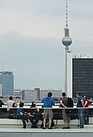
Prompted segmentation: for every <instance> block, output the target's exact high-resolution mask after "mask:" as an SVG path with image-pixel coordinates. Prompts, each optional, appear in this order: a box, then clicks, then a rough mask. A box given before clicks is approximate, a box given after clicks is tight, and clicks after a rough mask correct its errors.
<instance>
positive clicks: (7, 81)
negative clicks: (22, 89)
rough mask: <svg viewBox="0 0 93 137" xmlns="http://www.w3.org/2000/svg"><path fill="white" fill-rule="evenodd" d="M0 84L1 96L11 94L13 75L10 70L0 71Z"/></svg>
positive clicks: (12, 90)
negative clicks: (0, 88)
mask: <svg viewBox="0 0 93 137" xmlns="http://www.w3.org/2000/svg"><path fill="white" fill-rule="evenodd" d="M0 84H2V96H8V95H13V92H14V75H13V72H10V71H2V72H0Z"/></svg>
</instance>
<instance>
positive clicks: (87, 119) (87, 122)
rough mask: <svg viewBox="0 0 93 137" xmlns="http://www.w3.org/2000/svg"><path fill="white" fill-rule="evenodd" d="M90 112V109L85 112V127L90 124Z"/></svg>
mask: <svg viewBox="0 0 93 137" xmlns="http://www.w3.org/2000/svg"><path fill="white" fill-rule="evenodd" d="M88 114H89V110H88V109H85V110H84V122H85V125H88V124H89V116H88Z"/></svg>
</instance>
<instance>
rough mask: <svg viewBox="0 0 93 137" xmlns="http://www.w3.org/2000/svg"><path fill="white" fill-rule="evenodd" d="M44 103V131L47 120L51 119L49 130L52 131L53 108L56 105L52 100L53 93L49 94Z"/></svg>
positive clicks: (43, 100)
mask: <svg viewBox="0 0 93 137" xmlns="http://www.w3.org/2000/svg"><path fill="white" fill-rule="evenodd" d="M42 103H44V114H43V129H46V120H47V118H48V119H49V125H48V126H49V127H48V128H49V129H52V126H51V123H52V119H53V112H52V109H51V108H52V106H53V105H55V102H54V100H53V98H52V92H49V93H48V94H47V97H44V98H43V99H42Z"/></svg>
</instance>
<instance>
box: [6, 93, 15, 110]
mask: <svg viewBox="0 0 93 137" xmlns="http://www.w3.org/2000/svg"><path fill="white" fill-rule="evenodd" d="M14 102H15V101H14V100H13V97H12V96H10V97H9V100H8V101H7V110H9V109H10V108H12V105H13V103H14Z"/></svg>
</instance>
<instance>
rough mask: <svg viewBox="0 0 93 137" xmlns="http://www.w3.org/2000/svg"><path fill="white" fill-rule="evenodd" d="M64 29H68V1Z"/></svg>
mask: <svg viewBox="0 0 93 137" xmlns="http://www.w3.org/2000/svg"><path fill="white" fill-rule="evenodd" d="M66 28H68V0H66Z"/></svg>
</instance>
